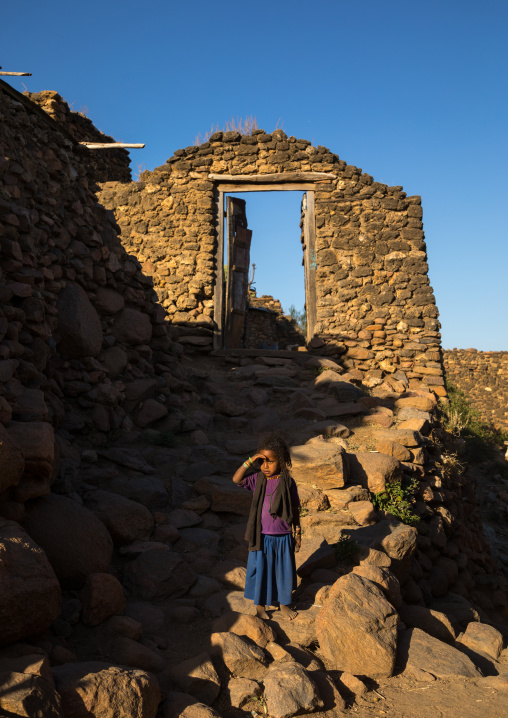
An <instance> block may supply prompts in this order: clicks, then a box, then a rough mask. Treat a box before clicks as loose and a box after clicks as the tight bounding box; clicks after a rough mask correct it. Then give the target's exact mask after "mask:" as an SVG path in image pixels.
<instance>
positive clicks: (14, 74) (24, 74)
mask: <svg viewBox="0 0 508 718" xmlns="http://www.w3.org/2000/svg"><path fill="white" fill-rule="evenodd" d="M0 75H7V76H8V77H32V73H31V72H4V71H3V70H0Z"/></svg>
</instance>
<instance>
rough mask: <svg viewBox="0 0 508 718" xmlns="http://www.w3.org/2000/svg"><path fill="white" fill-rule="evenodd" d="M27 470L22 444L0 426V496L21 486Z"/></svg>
mask: <svg viewBox="0 0 508 718" xmlns="http://www.w3.org/2000/svg"><path fill="white" fill-rule="evenodd" d="M24 470H25V454H24V452H23V449H22V448H21V446H20V444H19V443H18V442H17V441H16V440H15V439H14V437H13V436H11V435H10V434H9V433H8V432H7V431H6V429H5V428H4V427H3V426H2V425H1V424H0V494H2V493H3V492H4V491H5V490H6V489H8V488H9V486H15V485H16V484H19V481H20V479H21V477H22V476H23V472H24Z"/></svg>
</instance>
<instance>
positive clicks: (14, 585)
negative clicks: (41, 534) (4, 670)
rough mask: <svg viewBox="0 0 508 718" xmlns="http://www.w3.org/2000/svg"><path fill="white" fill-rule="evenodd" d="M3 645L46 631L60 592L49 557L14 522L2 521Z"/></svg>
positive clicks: (57, 609)
mask: <svg viewBox="0 0 508 718" xmlns="http://www.w3.org/2000/svg"><path fill="white" fill-rule="evenodd" d="M0 556H1V560H0V645H6V644H8V643H13V642H14V641H19V640H21V639H23V638H27V637H28V636H31V635H33V634H36V633H41V632H42V631H44V630H46V629H47V628H48V627H49V626H50V625H51V624H52V623H53V621H54V620H55V618H57V616H58V615H59V613H60V605H61V592H60V586H59V584H58V580H57V577H56V576H55V572H54V571H53V568H52V567H51V565H50V563H49V561H48V559H47V557H46V554H45V553H44V551H43V550H42V549H41V548H40V546H38V545H37V544H36V543H35V542H34V541H33V540H32V539H31V538H30V536H28V535H27V533H26V532H25V531H24V530H23V529H22V528H21V526H19V525H18V524H16V523H15V522H14V521H7V520H6V519H2V518H0Z"/></svg>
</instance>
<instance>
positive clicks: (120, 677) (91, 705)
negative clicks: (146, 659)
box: [53, 661, 161, 718]
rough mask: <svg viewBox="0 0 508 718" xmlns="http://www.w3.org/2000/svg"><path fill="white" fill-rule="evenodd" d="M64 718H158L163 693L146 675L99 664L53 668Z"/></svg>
mask: <svg viewBox="0 0 508 718" xmlns="http://www.w3.org/2000/svg"><path fill="white" fill-rule="evenodd" d="M53 676H54V679H55V684H56V689H57V691H58V693H59V694H60V697H61V700H62V706H63V710H64V715H65V718H155V715H156V713H157V708H158V706H159V703H160V699H161V693H160V688H159V684H158V683H157V680H156V678H155V677H154V676H153V675H151V674H150V673H147V672H145V671H140V670H135V669H131V668H125V667H122V666H113V665H110V664H108V663H102V662H99V661H90V662H87V663H66V664H65V665H63V666H57V667H56V668H53Z"/></svg>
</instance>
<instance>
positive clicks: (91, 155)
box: [24, 90, 131, 182]
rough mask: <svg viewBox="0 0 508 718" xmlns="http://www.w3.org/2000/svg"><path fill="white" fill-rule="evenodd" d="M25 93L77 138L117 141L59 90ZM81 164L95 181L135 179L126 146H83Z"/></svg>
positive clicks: (90, 140) (90, 178) (95, 140)
mask: <svg viewBox="0 0 508 718" xmlns="http://www.w3.org/2000/svg"><path fill="white" fill-rule="evenodd" d="M24 95H25V96H26V97H28V98H29V99H30V100H31V101H32V102H34V103H35V104H37V105H38V106H39V107H40V108H41V109H43V110H44V112H46V113H47V114H48V115H49V117H51V118H52V119H53V120H54V121H55V122H58V123H59V124H60V125H61V128H62V129H63V130H64V131H65V132H66V133H68V134H69V135H70V136H71V137H72V138H73V139H74V140H75V141H76V142H115V140H114V139H113V137H110V136H109V135H105V134H104V132H101V131H100V130H98V129H97V128H96V127H95V126H94V124H93V122H92V120H90V119H89V118H88V117H87V116H86V115H85V114H84V113H83V112H75V111H73V110H71V109H70V107H69V105H68V104H67V102H65V100H63V99H62V97H61V96H60V95H59V94H58V92H54V91H49V90H46V91H43V92H25V93H24ZM80 164H81V166H82V167H86V168H87V169H88V178H89V180H90V181H91V182H92V181H93V182H107V181H108V180H113V179H114V180H117V181H118V182H130V181H131V168H130V158H129V153H128V152H127V150H125V149H121V148H119V149H113V150H100V151H96V150H87V149H85V148H83V149H82V150H81V155H80Z"/></svg>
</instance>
